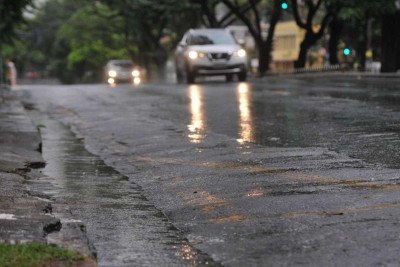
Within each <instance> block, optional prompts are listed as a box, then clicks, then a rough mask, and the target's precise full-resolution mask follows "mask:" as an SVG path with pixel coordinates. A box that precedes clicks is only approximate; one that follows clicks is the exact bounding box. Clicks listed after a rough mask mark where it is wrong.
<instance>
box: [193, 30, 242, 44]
mask: <svg viewBox="0 0 400 267" xmlns="http://www.w3.org/2000/svg"><path fill="white" fill-rule="evenodd" d="M235 43H236V42H235V40H234V39H233V37H232V36H231V35H230V34H229V33H227V32H225V31H215V32H213V31H210V32H199V33H197V32H195V33H192V34H191V36H190V37H189V40H188V44H189V45H210V44H235Z"/></svg>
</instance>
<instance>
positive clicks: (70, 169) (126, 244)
mask: <svg viewBox="0 0 400 267" xmlns="http://www.w3.org/2000/svg"><path fill="white" fill-rule="evenodd" d="M42 123H43V124H44V125H46V128H44V129H42V138H43V156H44V158H45V160H46V161H47V166H46V168H45V169H44V173H45V174H46V175H48V176H50V177H54V179H55V182H54V183H55V187H56V188H57V190H56V192H55V193H54V192H53V194H54V197H55V198H56V199H58V200H65V201H67V202H68V203H70V204H71V206H72V212H73V215H74V216H75V217H76V218H79V219H80V220H82V221H83V223H84V224H86V226H87V230H88V235H89V239H90V240H91V241H92V242H93V243H94V246H95V247H96V250H97V254H98V262H99V265H100V266H197V265H198V264H208V265H211V266H212V265H216V264H215V263H213V262H212V261H211V260H210V259H209V258H208V257H207V256H205V255H203V254H200V253H199V252H198V251H197V250H196V249H194V248H193V247H191V246H190V245H189V244H188V242H187V241H186V240H185V239H184V238H183V236H182V234H181V233H180V231H178V230H177V229H176V228H174V227H173V225H172V224H170V223H169V221H168V219H167V218H166V217H165V215H164V214H162V213H161V212H160V211H159V210H157V209H156V208H155V207H154V206H153V205H152V204H151V203H149V201H148V200H147V199H146V198H145V197H144V196H143V194H142V189H141V188H140V187H139V186H137V185H136V184H134V183H132V182H129V181H128V178H127V177H125V176H122V175H121V174H119V173H117V172H116V171H114V170H113V169H112V168H110V167H109V166H107V165H105V164H104V162H103V161H102V160H100V159H99V158H98V157H96V156H94V155H92V154H90V153H89V152H87V151H86V149H85V148H84V146H83V143H82V142H81V141H80V140H78V139H77V138H76V137H75V136H74V135H73V134H72V133H71V132H70V131H69V130H67V129H66V128H64V127H63V126H62V125H60V124H59V123H57V122H55V121H52V120H49V119H48V118H47V120H45V121H42Z"/></svg>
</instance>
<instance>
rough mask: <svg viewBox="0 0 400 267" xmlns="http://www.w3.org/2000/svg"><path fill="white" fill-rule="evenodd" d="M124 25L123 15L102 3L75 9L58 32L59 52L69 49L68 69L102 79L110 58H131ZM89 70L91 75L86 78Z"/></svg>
mask: <svg viewBox="0 0 400 267" xmlns="http://www.w3.org/2000/svg"><path fill="white" fill-rule="evenodd" d="M121 28H122V20H121V18H120V17H119V16H118V15H116V14H115V12H113V11H111V10H110V9H109V8H108V7H107V6H105V5H103V4H95V5H87V6H85V7H83V8H81V9H79V10H78V11H77V12H75V13H74V14H73V15H72V16H71V18H70V19H69V20H68V21H66V22H65V23H64V24H63V25H62V26H61V27H60V28H59V30H58V31H57V34H56V42H55V45H56V51H62V50H63V48H64V49H65V48H67V49H65V50H66V51H65V52H67V53H68V54H67V55H66V57H67V62H66V66H67V68H66V69H65V71H66V72H72V73H74V74H75V75H77V76H78V78H79V79H80V80H81V81H85V79H92V80H93V79H94V80H96V79H97V80H98V79H100V78H101V70H102V67H103V66H104V65H105V63H106V62H107V60H108V59H111V58H127V57H128V55H127V52H126V49H125V43H124V37H123V33H122V32H121ZM88 73H90V74H91V75H92V76H91V77H85V75H87V74H88Z"/></svg>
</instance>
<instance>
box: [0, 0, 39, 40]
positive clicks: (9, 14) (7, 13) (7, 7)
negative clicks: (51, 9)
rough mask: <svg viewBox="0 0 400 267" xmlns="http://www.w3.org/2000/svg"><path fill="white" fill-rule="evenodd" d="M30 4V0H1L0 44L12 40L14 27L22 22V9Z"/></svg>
mask: <svg viewBox="0 0 400 267" xmlns="http://www.w3.org/2000/svg"><path fill="white" fill-rule="evenodd" d="M31 4H32V1H31V0H12V1H1V4H0V18H1V19H0V45H1V44H4V43H11V42H12V40H13V39H14V37H15V36H16V27H17V26H18V25H19V24H20V23H22V22H24V17H23V13H24V10H25V9H26V8H27V7H28V6H29V5H31Z"/></svg>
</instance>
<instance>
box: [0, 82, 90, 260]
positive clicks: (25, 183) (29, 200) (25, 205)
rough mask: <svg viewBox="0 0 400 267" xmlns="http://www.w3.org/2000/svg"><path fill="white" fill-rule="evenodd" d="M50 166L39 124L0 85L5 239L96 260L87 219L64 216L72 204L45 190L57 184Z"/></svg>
mask: <svg viewBox="0 0 400 267" xmlns="http://www.w3.org/2000/svg"><path fill="white" fill-rule="evenodd" d="M44 166H45V162H44V160H43V158H42V155H41V136H40V133H39V131H38V129H37V128H36V126H34V125H33V123H32V121H31V120H30V118H29V117H28V115H27V114H26V112H25V110H24V107H23V105H22V103H21V102H20V101H19V99H18V98H17V97H16V96H15V94H13V92H11V91H10V90H8V89H7V88H4V87H3V88H0V243H7V244H23V243H30V242H40V243H46V244H52V245H57V246H60V247H64V248H68V249H71V250H74V251H77V252H79V253H81V254H82V255H85V256H87V258H88V260H87V262H85V263H83V264H82V266H96V265H97V264H96V262H95V260H94V259H95V257H96V253H95V250H94V248H93V247H92V246H91V244H90V242H89V240H88V238H87V235H86V229H85V226H84V225H83V223H82V222H79V221H74V220H67V219H63V218H62V217H65V214H70V212H69V208H68V204H67V203H57V201H56V200H54V199H51V198H50V197H48V196H46V195H45V194H43V193H42V192H41V190H42V189H43V188H46V187H47V188H48V187H51V184H50V182H47V183H46V182H43V181H46V179H47V180H48V179H51V178H50V177H44V175H43V174H42V173H41V172H40V170H39V169H40V168H42V167H44ZM39 180H40V181H39ZM60 217H61V218H60Z"/></svg>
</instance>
